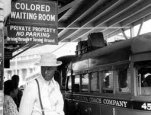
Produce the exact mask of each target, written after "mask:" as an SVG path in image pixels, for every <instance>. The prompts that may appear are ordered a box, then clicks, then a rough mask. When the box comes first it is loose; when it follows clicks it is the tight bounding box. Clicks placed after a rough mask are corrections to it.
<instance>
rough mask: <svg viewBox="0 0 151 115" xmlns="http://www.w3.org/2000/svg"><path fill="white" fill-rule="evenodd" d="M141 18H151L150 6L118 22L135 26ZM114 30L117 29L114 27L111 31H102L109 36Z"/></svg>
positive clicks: (122, 24)
mask: <svg viewBox="0 0 151 115" xmlns="http://www.w3.org/2000/svg"><path fill="white" fill-rule="evenodd" d="M142 18H144V19H145V20H144V21H146V20H148V19H151V6H150V7H148V8H147V9H145V10H143V11H141V12H139V13H138V14H135V15H133V16H132V17H129V18H128V19H126V20H124V21H122V22H121V23H120V25H121V26H128V27H130V25H133V26H136V25H137V24H139V23H141V21H142ZM115 31H118V29H114V30H113V31H110V32H109V31H104V32H103V33H105V36H108V37H111V36H112V35H113V34H112V33H114V32H115ZM107 34H108V35H107Z"/></svg>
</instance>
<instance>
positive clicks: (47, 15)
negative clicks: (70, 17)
mask: <svg viewBox="0 0 151 115" xmlns="http://www.w3.org/2000/svg"><path fill="white" fill-rule="evenodd" d="M57 16H58V14H57V4H56V2H43V1H38V0H20V1H16V2H12V12H11V15H10V19H9V25H8V26H7V31H8V38H7V42H8V43H21V44H25V43H38V44H57V43H58V29H57V22H58V19H57Z"/></svg>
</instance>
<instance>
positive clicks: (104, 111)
mask: <svg viewBox="0 0 151 115" xmlns="http://www.w3.org/2000/svg"><path fill="white" fill-rule="evenodd" d="M100 109H101V115H114V114H113V112H114V109H113V107H112V106H108V105H101V108H100ZM121 115H123V114H121Z"/></svg>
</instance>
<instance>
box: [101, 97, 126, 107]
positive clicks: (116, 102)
mask: <svg viewBox="0 0 151 115" xmlns="http://www.w3.org/2000/svg"><path fill="white" fill-rule="evenodd" d="M102 102H103V104H106V105H114V106H118V107H125V108H126V107H127V101H122V100H112V99H103V101H102Z"/></svg>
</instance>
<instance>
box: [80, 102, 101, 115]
mask: <svg viewBox="0 0 151 115" xmlns="http://www.w3.org/2000/svg"><path fill="white" fill-rule="evenodd" d="M79 108H80V115H101V113H100V105H99V104H92V103H84V102H80V106H79Z"/></svg>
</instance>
